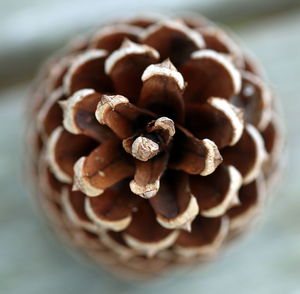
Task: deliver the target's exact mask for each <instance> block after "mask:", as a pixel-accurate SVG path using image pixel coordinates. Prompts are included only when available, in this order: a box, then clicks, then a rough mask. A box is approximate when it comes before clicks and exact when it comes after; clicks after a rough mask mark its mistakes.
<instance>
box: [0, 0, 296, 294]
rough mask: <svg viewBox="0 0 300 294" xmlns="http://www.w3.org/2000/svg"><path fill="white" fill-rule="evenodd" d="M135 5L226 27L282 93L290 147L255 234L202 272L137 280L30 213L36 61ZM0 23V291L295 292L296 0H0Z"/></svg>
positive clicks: (133, 9)
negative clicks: (69, 249)
mask: <svg viewBox="0 0 300 294" xmlns="http://www.w3.org/2000/svg"><path fill="white" fill-rule="evenodd" d="M140 11H152V12H160V13H172V14H174V13H177V12H179V13H181V12H188V11H192V12H199V13H202V14H204V15H205V16H207V17H209V18H211V19H212V20H214V21H217V22H221V23H223V24H225V25H226V26H228V27H230V28H231V29H232V30H234V32H235V33H236V34H237V35H238V36H239V37H240V38H241V39H242V40H243V44H245V46H246V47H247V48H249V49H250V50H251V51H252V52H254V53H255V55H256V56H257V57H258V58H259V59H260V60H261V63H262V64H263V66H264V68H265V71H266V74H267V76H268V78H269V81H270V83H271V84H272V86H273V88H274V89H275V90H276V91H277V92H278V94H279V96H280V98H281V101H282V106H283V111H284V114H285V117H286V131H287V137H288V153H289V157H288V158H289V160H288V162H287V166H286V172H285V176H284V179H283V181H282V184H281V187H280V190H279V191H278V193H277V194H276V195H274V196H273V198H272V200H271V201H270V202H269V204H268V206H267V208H266V213H265V215H264V216H263V219H262V222H261V225H260V226H259V227H258V228H257V229H256V230H255V231H253V232H251V234H250V235H249V236H248V237H247V238H245V239H243V240H241V242H240V243H239V244H237V245H235V246H233V247H232V248H229V249H228V250H227V251H225V252H224V254H222V255H221V256H220V258H219V259H218V260H217V261H216V262H214V263H212V264H210V265H208V266H206V267H204V268H199V269H197V270H194V271H188V272H186V271H185V272H184V273H182V272H181V273H177V274H174V275H172V276H171V277H169V278H166V279H164V280H160V281H153V282H151V283H147V284H143V285H141V284H133V283H129V282H125V281H120V280H117V279H115V278H113V277H111V276H109V275H108V274H106V273H105V272H104V271H101V270H100V271H99V270H95V269H94V268H93V267H91V266H88V265H85V264H82V263H80V262H78V261H77V260H76V259H74V258H73V257H72V256H70V255H69V254H67V253H66V250H65V249H64V248H63V247H62V246H61V244H60V243H59V242H58V241H57V240H56V239H55V238H54V237H53V236H52V235H51V233H50V232H49V231H48V229H47V227H46V226H45V224H44V223H43V221H42V219H41V217H40V216H39V215H38V214H37V213H36V212H35V210H34V207H33V204H32V201H31V199H30V197H29V193H28V189H27V187H26V183H25V181H24V176H23V175H22V165H23V164H22V162H23V159H24V157H25V156H26V154H24V149H23V147H24V146H23V134H24V129H23V128H24V117H23V106H24V104H25V103H26V101H25V98H26V95H27V91H28V85H29V82H30V80H31V78H32V77H33V76H34V74H35V72H36V71H37V68H38V65H39V64H40V63H41V61H42V60H43V59H44V58H45V57H46V56H48V55H49V54H50V53H51V52H53V51H54V50H55V49H57V48H59V47H60V46H61V45H62V44H64V43H65V42H66V40H68V39H69V38H70V37H71V36H72V35H75V34H77V33H78V32H83V31H85V30H90V29H92V28H93V27H95V26H97V25H98V24H101V23H102V22H104V21H105V20H106V19H108V18H111V17H117V16H118V15H124V14H136V13H138V12H140ZM0 28H1V29H0V134H1V136H0V189H1V195H0V197H1V198H0V293H1V294H2V293H3V294H19V293H20V294H21V293H22V294H27V293H28V294H35V293H39V294H40V293H45V294H48V293H56V294H68V293H72V294H77V293H78V294H79V293H89V294H93V293H101V294H102V293H105V294H106V293H108V294H110V293H142V294H144V293H145V294H147V293H156V294H159V293H173V294H176V293H183V292H187V293H206V294H211V293H223V292H225V293H232V294H234V293H241V294H248V293H249V294H252V293H258V294H260V293H261V294H269V293H272V294H276V293H278V294H282V293H288V294H289V293H291V294H297V293H300V180H298V178H299V177H300V156H299V154H298V150H299V143H300V139H299V138H298V135H299V133H300V120H299V114H300V103H299V100H300V1H298V0H294V1H292V0H264V1H262V0H252V1H249V0H248V1H246V0H245V1H244V0H185V1H184V0H151V1H143V0H127V1H125V0H123V1H121V0H111V1H103V0H98V1H97V0H85V1H79V0H73V1H71V0H51V1H50V0H49V1H41V0H0ZM283 155H284V156H285V157H286V154H283Z"/></svg>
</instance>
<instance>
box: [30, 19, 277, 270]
mask: <svg viewBox="0 0 300 294" xmlns="http://www.w3.org/2000/svg"><path fill="white" fill-rule="evenodd" d="M28 121H29V128H28V130H29V132H28V133H29V135H28V137H29V143H28V144H27V145H28V146H29V147H28V146H27V147H28V149H29V151H30V156H29V157H30V164H29V166H30V170H31V172H32V174H33V182H34V187H35V190H36V195H37V201H38V202H39V203H40V207H41V209H42V211H43V213H44V214H45V215H46V216H47V217H48V219H49V221H50V222H51V224H52V228H53V229H54V230H55V231H56V232H57V233H58V234H59V235H60V236H61V237H62V238H63V240H65V241H66V242H67V243H68V244H69V245H71V246H73V247H75V248H77V249H78V250H79V251H81V252H82V253H83V255H85V256H87V257H88V258H90V259H91V260H93V261H94V262H96V263H99V264H101V265H102V267H103V268H105V269H109V270H111V271H114V272H120V273H122V272H125V273H127V274H128V273H132V274H133V275H135V274H139V275H142V276H149V275H150V276H155V275H160V274H161V273H162V272H165V271H167V270H169V269H171V268H174V267H176V266H182V265H184V264H192V263H200V262H203V261H205V260H207V259H208V258H211V257H212V256H215V255H216V253H218V252H219V251H220V249H221V248H222V247H224V245H225V244H227V243H228V242H229V241H231V240H232V239H234V238H236V237H237V236H238V235H240V233H243V232H245V231H247V228H248V227H249V225H250V224H251V223H253V220H254V219H255V217H256V215H257V213H258V212H259V211H260V209H261V207H262V205H263V204H264V202H265V199H266V196H268V195H270V194H271V193H272V189H271V188H272V187H273V182H274V181H273V180H274V176H275V175H276V174H277V171H278V168H279V165H280V164H279V162H280V161H279V153H280V150H281V141H282V140H281V137H282V135H281V131H280V125H279V123H278V114H277V111H276V101H275V96H274V94H273V92H272V91H271V90H270V88H269V87H268V85H267V84H266V83H265V81H264V78H263V75H262V74H261V70H260V68H259V66H258V65H257V63H256V62H254V61H253V58H251V57H249V56H248V54H245V53H244V51H243V50H242V49H241V48H240V46H239V45H238V44H237V43H236V42H235V41H234V40H233V39H232V37H231V36H230V34H228V33H227V32H225V31H224V30H223V29H220V28H219V27H217V26H216V25H214V24H212V23H210V22H209V21H207V20H205V19H203V18H202V17H194V16H193V17H181V18H180V17H178V18H163V17H150V16H148V17H146V16H145V17H136V18H132V19H129V20H124V21H122V22H113V23H109V24H108V25H106V26H103V27H101V28H100V29H99V30H98V31H96V32H95V33H93V34H91V35H90V36H87V37H79V38H77V39H75V40H74V41H73V42H71V43H70V44H69V45H68V47H67V48H65V49H64V50H62V51H61V52H59V53H58V54H56V55H55V56H54V57H52V58H51V59H50V60H49V61H48V62H47V63H46V64H45V65H44V67H43V68H42V70H41V72H40V74H39V76H38V78H37V79H36V81H35V84H34V86H33V91H32V95H31V96H30V97H29V99H28Z"/></svg>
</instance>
